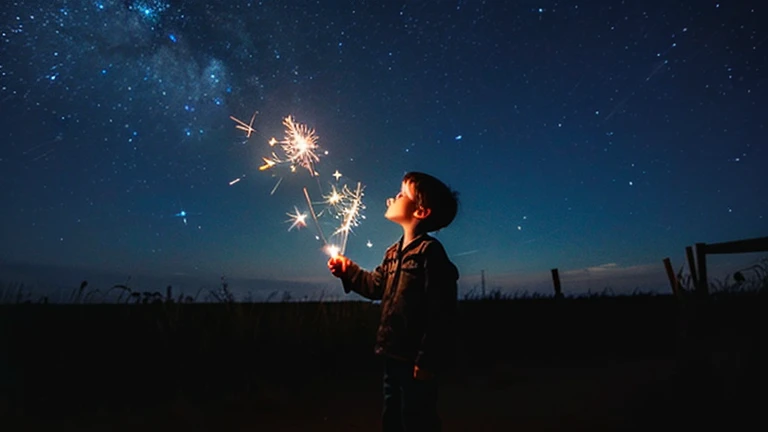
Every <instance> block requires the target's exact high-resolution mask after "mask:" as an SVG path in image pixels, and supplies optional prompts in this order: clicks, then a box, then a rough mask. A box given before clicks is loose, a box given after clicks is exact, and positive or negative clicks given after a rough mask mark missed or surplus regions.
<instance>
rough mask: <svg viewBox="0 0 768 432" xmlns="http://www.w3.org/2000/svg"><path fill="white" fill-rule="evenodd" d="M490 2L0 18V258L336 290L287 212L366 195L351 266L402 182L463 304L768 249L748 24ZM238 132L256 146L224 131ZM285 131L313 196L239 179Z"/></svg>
mask: <svg viewBox="0 0 768 432" xmlns="http://www.w3.org/2000/svg"><path fill="white" fill-rule="evenodd" d="M379 3H381V4H379ZM508 3H510V2H475V1H455V0H454V1H450V2H449V1H434V2H367V3H363V2H335V1H334V2H319V3H318V2H305V1H297V2H245V1H233V2H219V1H214V2H205V3H203V2H181V1H55V2H49V1H32V2H15V3H13V4H11V5H9V6H6V7H5V8H3V10H2V11H0V24H1V25H2V26H1V27H0V129H1V130H2V132H1V133H2V135H1V136H2V145H1V146H0V172H2V175H0V202H2V203H3V206H4V208H5V210H4V211H3V212H2V213H1V214H0V244H1V245H0V260H2V261H3V262H4V263H6V264H7V265H8V266H12V265H16V264H20V263H21V264H34V265H41V266H42V265H56V266H61V267H76V268H82V269H85V270H83V272H84V273H87V271H90V270H88V269H93V270H99V271H108V272H114V273H115V274H121V275H137V274H144V273H147V274H153V275H157V276H158V277H164V276H167V277H169V278H170V277H171V276H173V275H185V276H190V277H199V278H200V279H201V280H202V279H205V278H214V279H215V278H217V277H220V276H221V275H223V274H226V275H231V276H232V277H240V278H267V279H281V280H294V281H295V280H302V281H312V282H316V283H321V284H322V283H328V284H332V283H333V282H334V281H333V280H332V279H330V277H329V276H328V275H327V273H326V270H325V264H324V261H325V256H324V254H323V253H322V251H321V250H320V246H321V245H320V244H319V243H318V241H317V239H316V233H315V232H314V231H313V229H312V227H311V226H307V227H304V228H302V227H299V226H293V228H294V229H291V230H290V232H289V230H288V228H289V227H291V225H290V223H286V221H285V218H286V213H288V214H294V211H295V212H296V214H297V215H298V214H302V213H303V212H305V211H306V210H307V209H306V202H305V200H304V195H303V194H302V193H301V191H302V188H304V187H309V188H310V190H311V191H312V194H313V196H315V197H317V199H320V197H321V196H322V193H321V192H322V191H321V190H326V191H328V190H329V189H328V188H329V185H334V184H336V183H337V182H338V181H339V178H338V177H336V178H334V177H333V174H334V172H336V173H339V172H340V173H341V174H343V175H344V177H343V178H342V179H343V180H349V181H360V182H362V183H364V184H365V185H366V186H365V196H364V200H365V203H366V214H365V219H364V220H361V223H360V224H359V226H356V227H355V228H354V230H353V232H352V234H351V235H350V236H349V240H348V241H349V246H348V248H347V253H348V255H349V256H350V257H351V258H353V259H355V260H357V261H358V262H360V263H361V264H362V265H364V266H366V267H369V268H370V267H372V266H375V265H376V264H377V263H378V262H379V261H380V259H381V257H382V254H383V251H384V250H385V249H386V247H387V246H389V245H390V244H391V243H393V242H394V241H396V240H397V238H398V236H399V235H400V232H399V231H398V230H399V227H397V226H396V225H393V224H391V223H390V222H387V221H386V220H384V218H383V216H382V214H383V212H384V202H385V200H386V198H387V197H389V196H391V195H392V194H394V193H396V192H397V191H398V190H399V187H400V186H399V182H400V179H401V177H402V175H403V174H404V173H405V172H406V171H409V170H424V171H427V172H430V173H433V174H435V175H437V176H438V177H440V178H442V179H444V180H445V181H446V182H447V183H449V184H450V185H452V186H453V187H454V188H455V189H457V190H458V191H459V192H460V194H461V195H460V196H461V207H460V213H459V216H458V217H457V219H456V221H455V223H454V224H453V225H452V226H450V227H448V228H447V229H445V230H444V231H443V232H441V233H439V234H438V236H439V237H440V239H441V240H442V241H443V242H444V244H445V245H446V248H447V249H448V250H449V252H450V253H451V254H452V255H454V256H455V261H456V262H457V264H458V266H459V268H460V271H461V273H462V284H463V287H464V288H471V287H472V286H473V285H474V284H476V283H477V281H478V279H479V275H480V273H481V271H483V270H484V271H485V274H486V275H487V278H488V280H489V281H491V283H496V284H497V285H498V286H501V287H507V286H508V287H512V286H513V285H514V286H519V285H520V283H515V281H518V282H519V281H521V280H522V281H525V280H529V279H530V277H532V276H531V275H534V274H539V273H542V272H546V271H548V270H549V269H550V268H553V267H559V268H561V269H564V270H563V274H564V275H568V274H569V273H568V272H569V271H570V272H572V274H574V275H584V274H590V275H597V274H600V275H603V274H608V275H614V276H616V277H617V278H620V277H623V278H630V277H634V276H637V275H638V274H640V273H642V275H646V273H647V274H651V273H652V274H653V275H654V276H653V277H657V276H656V275H657V272H656V267H657V266H658V268H659V269H661V267H660V262H661V259H662V258H664V257H666V256H670V257H672V258H673V261H674V262H675V263H676V264H682V258H683V250H684V248H685V246H688V245H691V244H693V243H695V242H702V241H703V242H718V241H728V240H736V239H741V238H750V237H758V236H764V235H766V233H767V232H768V223H766V217H768V214H767V213H768V200H766V198H765V196H768V193H767V191H766V181H765V174H764V167H765V166H766V162H767V161H768V156H767V155H766V150H765V142H766V138H767V137H766V135H767V134H766V123H767V122H768V120H767V119H768V110H767V109H766V105H767V104H768V102H766V101H768V95H767V94H766V93H767V92H766V85H768V43H766V42H767V41H768V31H766V29H765V26H763V25H762V23H763V22H766V19H768V14H766V6H764V5H757V4H756V2H747V1H744V2H722V3H719V2H715V1H702V2H683V3H680V4H668V3H667V2H664V1H652V2H648V1H624V2H614V1H608V0H606V1H595V2H584V3H583V4H581V3H572V2H554V1H522V2H514V4H508ZM254 112H257V115H256V117H254V123H253V129H254V133H253V135H252V136H251V135H250V134H248V135H246V134H245V133H244V132H243V130H238V129H237V128H236V127H235V126H236V124H235V123H234V122H233V121H232V120H231V118H230V116H234V117H235V118H237V119H242V120H244V121H246V122H247V121H248V120H250V119H251V117H252V115H253V114H254ZM289 115H291V116H294V118H296V119H297V121H300V122H302V123H305V124H307V125H308V127H311V128H314V129H315V130H316V131H317V134H318V137H319V141H318V142H319V145H320V147H321V148H322V149H323V150H324V151H327V155H324V156H323V157H322V158H321V159H320V161H319V162H318V163H317V164H316V166H315V169H316V170H317V173H318V176H317V177H313V176H311V175H309V174H310V173H306V172H304V173H298V172H297V173H294V174H288V175H285V174H284V173H282V172H281V173H277V172H276V170H266V171H259V166H260V165H262V164H263V160H264V158H269V157H270V152H271V149H270V146H269V144H268V142H269V140H270V139H271V138H272V137H275V136H277V137H278V139H279V138H280V134H281V133H282V128H283V127H282V121H283V119H284V118H285V117H286V116H289ZM305 171H306V170H305ZM278 181H279V182H280V184H279V188H277V189H274V188H275V186H276V185H277V182H278ZM319 189H320V190H319ZM298 228H301V229H298ZM326 229H328V230H329V232H332V231H333V227H327V228H326ZM749 259H754V257H753V258H749V257H748V259H747V261H744V262H748V261H749ZM729 263H730V261H729ZM723 264H728V263H725V262H723ZM733 265H736V264H733ZM636 273H637V274H636ZM9 275H10V276H6V278H9V277H11V278H13V277H16V276H14V275H12V274H10V273H9ZM658 275H660V279H661V280H662V281H663V273H662V272H661V271H659V272H658ZM494 277H495V279H494ZM638 277H639V276H638ZM0 279H2V278H0ZM651 279H652V280H653V281H658V280H659V278H656V279H653V278H651ZM651 279H645V280H646V282H642V283H643V284H645V285H643V286H642V287H643V288H647V289H657V287H656V286H655V285H653V283H656V282H653V283H651V282H647V281H648V280H651ZM494 280H495V282H493V281H494ZM606 280H608V279H606ZM617 280H618V279H617ZM637 280H640V279H637ZM600 283H603V282H600ZM607 283H608V284H610V282H607ZM633 283H635V282H633ZM637 283H638V284H641V282H637Z"/></svg>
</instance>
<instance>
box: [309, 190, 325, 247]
mask: <svg viewBox="0 0 768 432" xmlns="http://www.w3.org/2000/svg"><path fill="white" fill-rule="evenodd" d="M304 197H305V198H306V199H307V205H308V206H309V213H310V214H311V215H312V220H313V221H315V228H317V233H318V234H319V235H320V239H321V240H322V241H323V246H325V247H327V246H328V242H327V241H326V240H325V236H324V235H323V230H322V229H320V222H318V221H317V215H316V214H315V209H314V207H312V201H311V200H310V199H309V192H307V188H304Z"/></svg>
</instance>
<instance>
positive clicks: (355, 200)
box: [339, 182, 363, 255]
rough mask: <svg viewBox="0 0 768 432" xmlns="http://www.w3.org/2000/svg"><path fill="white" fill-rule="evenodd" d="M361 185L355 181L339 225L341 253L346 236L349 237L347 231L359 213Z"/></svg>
mask: <svg viewBox="0 0 768 432" xmlns="http://www.w3.org/2000/svg"><path fill="white" fill-rule="evenodd" d="M362 192H363V185H362V184H361V183H360V182H357V190H356V191H355V194H354V195H353V196H352V205H351V206H350V208H349V209H347V210H346V215H345V217H344V222H343V223H342V225H341V228H339V230H341V254H342V255H344V251H346V249H347V238H349V232H350V231H351V230H352V225H353V224H355V223H356V219H357V217H358V216H359V213H360V210H361V209H360V207H361V199H362V197H363V196H362Z"/></svg>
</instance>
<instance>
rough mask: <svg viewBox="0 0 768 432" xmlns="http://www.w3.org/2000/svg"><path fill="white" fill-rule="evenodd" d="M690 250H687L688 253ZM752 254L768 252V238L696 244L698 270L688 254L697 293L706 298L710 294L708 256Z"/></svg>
mask: <svg viewBox="0 0 768 432" xmlns="http://www.w3.org/2000/svg"><path fill="white" fill-rule="evenodd" d="M687 250H688V248H686V252H687ZM751 252H768V237H758V238H752V239H746V240H736V241H730V242H723V243H711V244H707V243H696V269H694V268H693V258H692V256H691V255H690V254H688V265H689V266H690V267H691V277H692V278H693V281H694V284H695V285H694V286H696V291H697V292H698V293H699V294H701V295H704V296H706V295H707V294H709V282H708V281H707V255H716V254H735V253H751Z"/></svg>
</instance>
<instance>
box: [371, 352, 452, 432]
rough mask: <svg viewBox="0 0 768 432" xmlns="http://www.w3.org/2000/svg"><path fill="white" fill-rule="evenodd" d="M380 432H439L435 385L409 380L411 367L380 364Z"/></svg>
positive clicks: (391, 361)
mask: <svg viewBox="0 0 768 432" xmlns="http://www.w3.org/2000/svg"><path fill="white" fill-rule="evenodd" d="M381 417H382V424H383V430H384V432H439V431H440V430H441V426H440V418H439V417H438V415H437V382H436V381H435V380H429V381H422V380H416V379H413V363H409V362H404V361H399V360H394V359H390V358H386V359H385V360H384V409H383V411H382V415H381Z"/></svg>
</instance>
